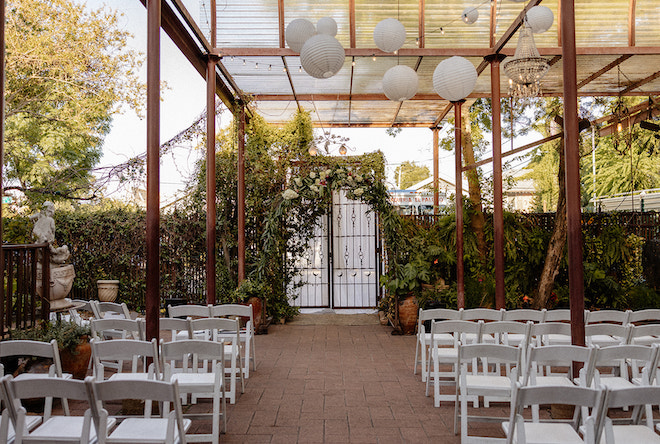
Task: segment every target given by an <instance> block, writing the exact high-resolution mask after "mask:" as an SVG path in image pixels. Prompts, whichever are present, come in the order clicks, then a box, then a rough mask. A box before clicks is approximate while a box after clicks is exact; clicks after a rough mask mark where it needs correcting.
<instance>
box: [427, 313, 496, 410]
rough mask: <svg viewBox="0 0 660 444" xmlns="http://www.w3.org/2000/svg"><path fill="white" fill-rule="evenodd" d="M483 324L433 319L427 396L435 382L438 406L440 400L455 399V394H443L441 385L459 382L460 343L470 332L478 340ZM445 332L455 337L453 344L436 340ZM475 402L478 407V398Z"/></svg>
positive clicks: (435, 398)
mask: <svg viewBox="0 0 660 444" xmlns="http://www.w3.org/2000/svg"><path fill="white" fill-rule="evenodd" d="M482 325H483V321H478V322H472V321H460V320H458V321H431V345H430V347H429V360H428V362H427V369H426V375H427V377H426V396H429V387H430V386H431V384H433V404H434V405H435V406H436V407H440V401H453V400H454V399H455V396H454V395H449V394H447V395H442V394H441V393H440V386H441V385H455V384H458V381H457V380H456V359H457V358H458V344H459V342H460V341H463V342H466V335H468V334H470V335H471V336H472V337H474V338H476V339H477V341H478V340H479V339H480V337H481V327H482ZM443 334H450V335H452V336H453V337H454V343H453V344H452V345H451V346H446V345H443V344H442V343H440V342H436V338H441V337H442V336H441V335H443ZM475 362H476V361H475ZM440 366H451V370H449V371H447V370H444V371H443V370H441V369H440ZM431 381H432V382H431ZM474 403H475V407H476V406H477V405H478V404H477V400H476V398H474Z"/></svg>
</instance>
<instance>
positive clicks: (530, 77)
mask: <svg viewBox="0 0 660 444" xmlns="http://www.w3.org/2000/svg"><path fill="white" fill-rule="evenodd" d="M502 66H503V67H504V73H505V74H506V75H507V77H509V84H510V85H511V91H510V93H511V95H512V96H514V97H533V96H538V95H539V94H540V93H541V87H540V85H539V81H540V80H541V79H542V78H543V76H544V75H545V74H546V73H547V72H548V70H549V69H550V65H549V64H548V62H547V61H546V60H545V59H544V58H543V57H541V56H540V54H539V51H538V49H536V45H535V44H534V35H533V34H532V27H531V26H530V25H529V24H528V23H527V21H526V20H525V22H524V24H523V27H522V29H521V30H520V36H519V38H518V46H517V47H516V53H515V55H514V56H513V57H512V58H511V59H510V60H507V61H505V62H504V63H503V64H502Z"/></svg>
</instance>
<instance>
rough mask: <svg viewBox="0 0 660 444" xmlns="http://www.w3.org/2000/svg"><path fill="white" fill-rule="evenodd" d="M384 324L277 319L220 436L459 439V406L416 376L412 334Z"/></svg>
mask: <svg viewBox="0 0 660 444" xmlns="http://www.w3.org/2000/svg"><path fill="white" fill-rule="evenodd" d="M390 332H391V328H389V327H384V326H381V325H379V324H375V325H373V324H372V325H362V326H346V325H295V322H294V323H292V324H287V325H273V326H271V327H270V328H269V334H268V335H260V336H257V337H256V340H257V343H256V348H257V358H258V367H257V371H256V372H254V373H252V372H250V379H249V380H248V382H247V386H246V390H245V393H244V394H243V395H241V396H240V397H239V398H238V400H237V403H236V405H234V406H231V407H230V408H229V422H228V426H227V434H226V435H223V436H221V442H232V443H235V442H241V443H248V442H249V443H261V442H264V443H294V442H301V443H303V442H305V443H307V442H310V443H313V442H318V443H321V442H326V443H329V442H333V443H345V442H372V443H399V442H411V443H421V442H442V443H458V442H460V439H459V438H458V437H455V436H454V434H453V432H452V430H451V428H452V425H453V412H454V410H453V404H452V403H448V404H446V405H445V406H443V407H441V408H438V409H436V408H433V402H432V398H427V397H426V396H424V384H423V383H422V382H421V378H420V376H419V373H418V374H417V375H413V374H412V362H413V359H414V353H415V338H414V337H413V336H392V335H391V334H390Z"/></svg>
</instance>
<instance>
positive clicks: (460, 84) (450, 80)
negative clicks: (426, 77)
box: [433, 56, 477, 102]
mask: <svg viewBox="0 0 660 444" xmlns="http://www.w3.org/2000/svg"><path fill="white" fill-rule="evenodd" d="M476 84H477V70H476V69H475V67H474V65H473V64H472V63H470V61H469V60H467V59H465V58H463V57H458V56H454V57H450V58H448V59H445V60H443V61H442V62H440V63H438V66H436V68H435V71H433V89H434V90H435V92H436V93H438V95H439V96H440V97H442V98H443V99H445V100H449V101H450V102H457V101H459V100H463V99H464V98H466V97H467V96H468V95H470V93H471V92H472V90H473V89H474V86H475V85H476Z"/></svg>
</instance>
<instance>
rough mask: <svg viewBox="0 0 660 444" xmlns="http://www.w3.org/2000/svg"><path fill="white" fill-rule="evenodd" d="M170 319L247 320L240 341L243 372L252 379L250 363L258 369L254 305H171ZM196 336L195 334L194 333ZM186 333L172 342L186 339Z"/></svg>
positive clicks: (180, 334)
mask: <svg viewBox="0 0 660 444" xmlns="http://www.w3.org/2000/svg"><path fill="white" fill-rule="evenodd" d="M167 311H168V313H169V316H170V318H190V319H195V318H224V317H231V318H247V319H248V320H247V322H245V325H241V332H240V340H241V344H242V345H243V351H244V353H243V355H244V358H243V361H244V362H245V367H244V369H243V372H244V374H245V377H246V378H249V377H250V363H252V370H256V369H257V358H256V348H255V345H254V343H255V340H254V335H255V332H254V316H253V312H252V304H250V305H241V304H220V305H194V304H188V305H169V306H168V307H167ZM193 334H194V332H193ZM184 337H185V332H180V333H179V336H178V337H174V336H172V340H173V341H175V340H177V338H184Z"/></svg>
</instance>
